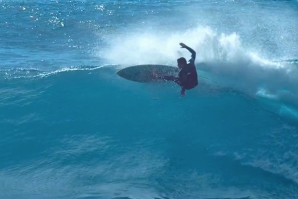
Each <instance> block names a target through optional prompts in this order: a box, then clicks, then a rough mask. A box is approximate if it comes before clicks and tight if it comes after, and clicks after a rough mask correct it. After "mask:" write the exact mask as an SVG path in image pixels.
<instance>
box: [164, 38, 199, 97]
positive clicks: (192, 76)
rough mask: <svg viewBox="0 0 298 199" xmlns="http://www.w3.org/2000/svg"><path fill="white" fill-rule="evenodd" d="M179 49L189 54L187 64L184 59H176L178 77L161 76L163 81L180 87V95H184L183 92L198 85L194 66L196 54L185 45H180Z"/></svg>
mask: <svg viewBox="0 0 298 199" xmlns="http://www.w3.org/2000/svg"><path fill="white" fill-rule="evenodd" d="M180 46H181V48H186V49H187V50H188V51H189V52H190V53H191V59H190V60H189V63H187V62H186V59H185V58H184V57H180V58H179V59H177V64H178V68H179V69H180V72H179V75H178V77H174V76H163V79H164V80H167V81H173V82H175V83H177V84H178V85H179V86H181V92H180V95H181V96H184V95H185V90H190V89H192V88H194V87H196V86H197V85H198V75H197V71H196V66H195V59H196V52H195V51H194V50H193V49H191V48H190V47H188V46H187V45H185V44H184V43H180Z"/></svg>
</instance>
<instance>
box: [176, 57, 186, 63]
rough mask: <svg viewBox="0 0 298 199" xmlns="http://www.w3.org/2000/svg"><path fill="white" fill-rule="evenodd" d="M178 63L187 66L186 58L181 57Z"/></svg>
mask: <svg viewBox="0 0 298 199" xmlns="http://www.w3.org/2000/svg"><path fill="white" fill-rule="evenodd" d="M177 61H178V62H179V63H182V64H187V62H186V59H185V58H184V57H180V58H179V59H177Z"/></svg>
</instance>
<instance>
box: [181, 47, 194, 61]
mask: <svg viewBox="0 0 298 199" xmlns="http://www.w3.org/2000/svg"><path fill="white" fill-rule="evenodd" d="M180 46H181V48H186V49H187V50H188V51H189V52H190V53H191V59H190V60H189V62H192V63H195V59H196V51H194V50H193V49H192V48H190V47H189V46H187V45H185V44H184V43H180Z"/></svg>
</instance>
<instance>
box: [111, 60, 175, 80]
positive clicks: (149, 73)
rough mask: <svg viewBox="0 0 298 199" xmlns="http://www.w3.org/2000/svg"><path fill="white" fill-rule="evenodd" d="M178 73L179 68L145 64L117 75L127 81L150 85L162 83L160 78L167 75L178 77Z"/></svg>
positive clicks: (123, 70)
mask: <svg viewBox="0 0 298 199" xmlns="http://www.w3.org/2000/svg"><path fill="white" fill-rule="evenodd" d="M178 73H179V69H178V68H177V67H173V66H167V65H155V64H144V65H135V66H129V67H127V68H123V69H121V70H119V71H117V73H116V74H117V75H119V76H120V77H122V78H124V79H127V80H131V81H135V82H143V83H149V82H159V81H162V80H161V79H160V77H161V76H165V75H173V76H178Z"/></svg>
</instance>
